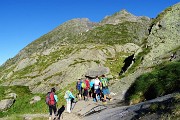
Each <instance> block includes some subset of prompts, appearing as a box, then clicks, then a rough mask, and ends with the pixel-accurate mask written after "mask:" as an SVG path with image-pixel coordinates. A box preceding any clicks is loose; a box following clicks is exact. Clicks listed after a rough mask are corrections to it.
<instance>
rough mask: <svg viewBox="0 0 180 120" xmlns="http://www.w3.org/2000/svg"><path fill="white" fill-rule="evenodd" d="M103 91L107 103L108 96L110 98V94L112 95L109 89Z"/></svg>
mask: <svg viewBox="0 0 180 120" xmlns="http://www.w3.org/2000/svg"><path fill="white" fill-rule="evenodd" d="M102 91H103V94H104V101H106V99H107V96H108V97H110V96H109V94H110V92H109V89H108V88H103V89H102Z"/></svg>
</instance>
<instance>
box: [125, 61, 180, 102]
mask: <svg viewBox="0 0 180 120" xmlns="http://www.w3.org/2000/svg"><path fill="white" fill-rule="evenodd" d="M179 75H180V61H178V62H172V63H164V64H161V65H159V66H157V67H156V68H155V70H153V71H152V72H150V73H146V74H143V75H141V76H140V77H138V78H137V79H136V81H135V82H134V83H133V84H132V86H131V87H130V88H129V90H128V91H127V93H126V96H125V99H126V100H128V101H131V102H132V103H138V102H141V101H144V100H149V99H153V98H156V97H158V96H162V95H165V94H168V93H172V92H174V91H177V90H179V89H180V78H179Z"/></svg>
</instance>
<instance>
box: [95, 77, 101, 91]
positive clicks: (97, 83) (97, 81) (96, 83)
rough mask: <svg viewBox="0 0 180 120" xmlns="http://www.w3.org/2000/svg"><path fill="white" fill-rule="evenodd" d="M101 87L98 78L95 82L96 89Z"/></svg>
mask: <svg viewBox="0 0 180 120" xmlns="http://www.w3.org/2000/svg"><path fill="white" fill-rule="evenodd" d="M99 86H100V80H99V79H98V78H96V79H95V80H94V89H95V90H97V89H98V88H99Z"/></svg>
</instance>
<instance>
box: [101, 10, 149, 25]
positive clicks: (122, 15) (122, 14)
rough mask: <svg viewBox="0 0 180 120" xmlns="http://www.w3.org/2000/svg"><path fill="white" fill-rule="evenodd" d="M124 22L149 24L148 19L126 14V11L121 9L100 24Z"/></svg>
mask: <svg viewBox="0 0 180 120" xmlns="http://www.w3.org/2000/svg"><path fill="white" fill-rule="evenodd" d="M125 21H129V22H141V23H144V21H145V22H146V23H149V22H150V18H148V17H142V16H140V17H137V16H135V15H133V14H131V13H130V12H128V11H127V10H125V9H123V10H121V11H119V12H116V13H115V14H113V15H111V16H106V17H105V18H104V19H103V20H102V21H101V22H100V23H101V24H102V25H104V24H113V25H116V24H119V23H122V22H125Z"/></svg>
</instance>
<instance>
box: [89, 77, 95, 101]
mask: <svg viewBox="0 0 180 120" xmlns="http://www.w3.org/2000/svg"><path fill="white" fill-rule="evenodd" d="M89 85H90V90H89V97H90V98H92V97H93V92H94V79H91V80H90V83H89Z"/></svg>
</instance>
